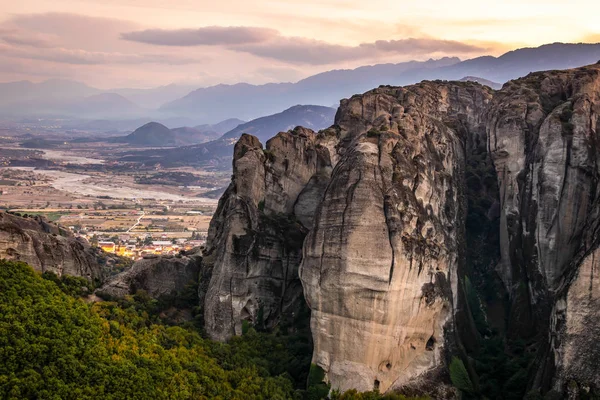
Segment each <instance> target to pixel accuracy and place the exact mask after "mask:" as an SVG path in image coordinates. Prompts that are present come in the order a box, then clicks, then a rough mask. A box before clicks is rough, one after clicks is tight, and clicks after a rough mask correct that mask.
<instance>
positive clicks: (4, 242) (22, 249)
mask: <svg viewBox="0 0 600 400" xmlns="http://www.w3.org/2000/svg"><path fill="white" fill-rule="evenodd" d="M0 258H5V259H8V260H18V261H23V262H25V263H27V264H29V265H31V266H32V267H33V268H34V269H36V270H38V271H42V272H45V271H50V272H54V273H56V274H57V275H59V276H60V275H63V274H65V275H73V276H82V277H84V278H87V279H89V280H97V281H101V280H102V279H103V278H104V275H105V273H104V268H103V266H102V265H101V264H100V263H99V260H100V259H102V258H103V257H102V256H101V251H100V250H98V249H96V248H92V247H90V246H89V244H88V243H87V242H85V241H83V240H79V239H77V238H75V237H73V235H71V233H70V232H69V231H67V230H65V229H63V228H61V227H59V226H58V225H55V224H51V223H48V222H47V221H46V220H44V219H43V218H42V217H39V216H36V217H29V218H23V217H18V216H16V215H11V214H7V213H5V212H2V213H0Z"/></svg>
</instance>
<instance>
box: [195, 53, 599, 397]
mask: <svg viewBox="0 0 600 400" xmlns="http://www.w3.org/2000/svg"><path fill="white" fill-rule="evenodd" d="M599 122H600V65H594V66H589V67H584V68H579V69H574V70H568V71H548V72H543V73H535V74H530V75H529V76H527V77H525V78H522V79H519V80H516V81H513V82H509V83H507V84H506V85H504V87H503V88H502V89H501V90H500V91H498V92H494V91H493V90H492V89H490V88H487V87H484V86H481V85H478V84H476V83H458V82H456V83H452V82H422V83H421V84H418V85H414V86H408V87H404V88H396V87H380V88H378V89H375V90H372V91H370V92H367V93H365V94H363V95H359V96H354V97H352V98H351V99H348V100H343V101H342V102H341V106H340V108H339V110H338V113H337V115H336V120H335V125H334V126H332V127H331V128H329V129H326V130H324V131H321V132H319V133H318V134H316V133H314V132H312V131H309V130H306V129H302V128H297V129H296V130H294V131H291V132H287V133H280V134H279V135H277V136H276V137H275V138H273V139H272V140H271V141H269V142H268V143H267V146H266V149H263V148H262V145H261V144H260V143H259V142H258V140H257V139H256V138H254V137H251V136H247V135H246V136H243V137H242V138H241V139H240V141H239V142H238V143H237V145H236V147H235V154H234V174H233V178H232V183H231V185H230V187H229V188H228V189H227V191H226V193H225V195H224V196H223V198H222V199H221V200H220V203H219V208H218V210H217V213H216V214H215V217H214V219H213V221H212V222H211V227H210V232H209V240H208V246H207V250H206V252H205V254H204V266H203V268H202V271H201V278H200V288H201V289H200V296H201V298H202V302H203V304H204V307H205V310H204V315H205V321H206V328H207V332H209V334H210V335H211V337H213V338H216V339H220V340H224V339H227V338H228V337H230V336H231V335H233V334H239V333H240V332H241V326H242V321H244V320H247V321H249V322H251V323H253V324H255V325H260V326H262V325H264V326H266V327H273V326H275V325H276V324H277V323H278V321H279V320H280V319H281V318H282V317H283V316H285V315H287V314H290V313H293V312H294V310H295V309H296V307H297V304H298V303H299V302H301V301H303V300H302V293H301V289H300V285H299V284H300V281H301V283H302V286H303V293H304V298H305V300H306V302H307V303H308V305H309V307H310V308H311V312H312V315H311V330H312V334H313V339H314V353H313V363H314V364H316V365H318V366H319V367H321V368H323V370H324V371H325V372H326V378H327V380H328V381H329V383H331V385H332V387H333V388H339V389H342V390H345V389H349V388H356V389H359V390H371V389H373V388H378V389H379V390H381V391H386V390H388V389H393V388H405V389H406V388H416V387H423V386H424V385H427V383H428V382H429V383H431V382H433V383H435V384H434V385H430V387H435V388H436V390H437V392H436V391H435V390H434V391H433V392H431V391H430V394H433V396H434V397H435V398H442V397H444V396H448V395H451V393H450V392H448V391H445V389H444V387H445V383H447V382H448V379H447V375H446V374H445V372H444V369H445V366H446V364H447V361H448V357H449V356H450V355H459V356H460V357H461V358H462V359H463V360H464V362H465V364H466V365H467V369H468V370H469V373H470V375H471V378H472V380H473V385H474V389H473V390H474V391H476V392H477V393H483V392H478V390H479V388H478V384H477V373H478V371H477V368H478V366H477V364H478V362H470V361H469V360H470V358H469V357H466V355H467V354H468V355H469V356H470V357H472V358H475V359H477V357H479V356H482V354H483V356H484V357H485V351H488V350H481V349H480V348H479V346H480V344H481V343H484V342H485V341H486V340H488V344H489V343H490V342H489V340H491V341H492V342H493V341H494V340H496V339H498V340H496V341H495V342H494V343H495V344H493V345H494V346H496V345H498V344H499V347H496V348H495V349H496V350H494V351H499V352H503V357H507V358H510V357H514V353H513V352H512V348H511V346H512V343H519V342H523V343H525V344H526V353H531V354H535V357H534V359H531V358H529V357H523V358H521V359H520V360H521V361H522V362H521V361H520V362H521V364H520V365H519V366H518V369H519V370H518V371H517V373H515V370H514V368H513V369H512V370H511V368H512V366H510V365H505V366H502V367H500V368H505V367H506V368H505V369H504V372H505V373H506V374H507V376H506V377H503V378H502V379H505V380H509V378H511V377H512V376H513V375H511V374H514V376H515V380H513V381H512V382H508V383H507V382H506V381H505V382H500V381H498V382H496V383H494V385H495V386H496V388H500V389H499V390H502V388H503V387H504V386H505V384H510V385H513V386H515V385H517V386H518V388H517V392H518V393H521V394H523V395H524V394H525V391H526V390H529V389H532V390H534V391H536V390H538V389H541V392H542V393H545V392H547V391H548V390H550V389H553V390H555V391H557V392H558V393H561V394H562V393H565V390H567V387H568V389H569V390H570V391H571V392H573V391H575V392H576V391H577V390H580V389H582V390H588V388H596V389H598V388H600V381H599V378H598V377H599V376H600V367H599V365H600V364H598V362H597V360H598V356H599V355H600V353H599V352H600V346H598V345H597V344H596V341H597V339H596V338H597V334H598V333H600V331H599V329H600V328H599V327H600V311H599V308H598V306H600V289H598V287H599V286H598V285H599V284H600V281H598V279H600V278H599V276H600V270H599V268H600V267H599V261H598V260H599V259H600V253H599V250H598V248H599V244H600V235H599V234H598V232H599V227H600V207H599V206H600V204H599V202H600V192H599V191H600V188H599V187H598V181H599V178H600V171H599V168H600V167H599V166H598V162H597V159H598V156H597V154H599V153H600V152H599V150H600V149H599V146H600V140H599V138H598V136H597V135H598V124H599ZM486 147H487V148H486ZM467 246H469V248H466V247H467ZM484 253H485V254H484ZM498 259H499V260H500V261H499V262H497V261H498ZM496 262H497V265H496ZM299 265H300V267H299V268H298V266H299ZM490 265H491V266H492V267H490ZM494 266H495V269H494ZM467 275H468V276H470V277H471V278H473V282H474V285H475V286H477V288H476V289H473V286H471V284H470V283H468V282H466V280H463V279H464V277H465V276H467ZM467 286H470V287H471V289H470V290H471V292H470V293H469V294H467V295H465V293H464V292H463V288H466V287H467ZM486 290H488V293H486V292H485V291H486ZM476 291H479V298H478V295H477V293H476ZM491 292H493V293H491ZM488 294H489V295H490V296H489V298H486V297H488V296H487V295H488ZM505 301H506V304H504V302H505ZM481 304H484V306H483V307H481ZM505 306H506V307H505ZM486 308H487V315H486V314H485V311H486ZM475 314H477V321H476V322H477V323H476V324H473V321H474V319H475V318H472V316H475ZM482 326H483V328H482ZM475 327H477V329H475ZM490 335H493V336H494V338H495V339H494V338H492V339H490V337H491V336H490ZM481 346H483V345H481ZM481 352H483V353H481ZM487 362H489V360H487ZM503 362H506V361H503ZM492 364H493V363H492ZM490 371H493V369H492V370H489V369H488V371H487V372H486V373H487V374H488V375H487V376H488V377H489V373H490ZM510 371H512V372H510ZM484 375H485V374H484ZM491 378H492V379H496V380H497V379H500V378H499V377H496V376H492V377H491ZM516 378H518V379H516ZM517 381H518V383H516V382H517ZM484 384H485V383H484ZM510 385H509V386H510ZM483 386H485V385H483ZM488 386H489V385H488ZM574 388H575V389H574ZM482 390H484V389H482Z"/></svg>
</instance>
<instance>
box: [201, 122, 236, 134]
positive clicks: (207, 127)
mask: <svg viewBox="0 0 600 400" xmlns="http://www.w3.org/2000/svg"><path fill="white" fill-rule="evenodd" d="M245 122H246V121H242V120H241V119H238V118H228V119H226V120H224V121H221V122H218V123H216V124H213V125H211V124H202V125H198V126H195V127H194V128H197V129H200V130H204V131H214V132H217V133H220V134H223V133H225V132H228V131H230V130H232V129H233V128H235V127H237V126H238V125H240V124H243V123H245Z"/></svg>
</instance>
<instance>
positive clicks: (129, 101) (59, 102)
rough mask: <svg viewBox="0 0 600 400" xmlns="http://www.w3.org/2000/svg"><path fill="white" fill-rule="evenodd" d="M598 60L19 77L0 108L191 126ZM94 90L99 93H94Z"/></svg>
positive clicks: (557, 51) (517, 53)
mask: <svg viewBox="0 0 600 400" xmlns="http://www.w3.org/2000/svg"><path fill="white" fill-rule="evenodd" d="M598 60H600V44H562V43H554V44H548V45H544V46H540V47H536V48H523V49H518V50H514V51H510V52H508V53H506V54H504V55H502V56H500V57H492V56H483V57H477V58H474V59H471V60H466V61H460V60H459V59H458V58H442V59H440V60H428V61H422V62H418V61H410V62H405V63H399V64H378V65H371V66H365V67H360V68H356V69H352V70H333V71H328V72H324V73H321V74H317V75H313V76H311V77H308V78H306V79H303V80H301V81H299V82H296V83H270V84H265V85H250V84H247V83H239V84H235V85H216V86H211V87H207V88H201V89H196V90H193V87H191V86H185V85H168V86H161V87H158V88H154V89H114V90H109V91H106V90H105V91H101V90H99V89H95V88H92V87H90V86H87V85H85V84H83V83H79V82H73V81H67V80H49V81H46V82H42V83H31V82H27V81H23V82H13V83H2V84H0V115H3V116H9V117H32V116H60V117H62V116H64V117H69V118H78V119H80V120H88V121H89V120H101V121H102V120H104V121H105V122H103V123H100V125H109V124H108V123H106V121H116V120H125V119H127V120H131V121H138V122H140V121H143V120H144V121H145V122H148V121H160V122H161V123H163V124H165V125H168V126H170V127H174V126H177V124H180V125H182V124H183V123H182V122H183V121H185V125H190V126H193V125H197V124H200V123H215V122H217V121H221V120H224V119H226V118H231V117H237V118H242V119H245V120H251V119H254V118H257V117H260V116H262V115H270V114H273V113H275V112H277V111H279V110H281V109H285V108H288V107H291V106H293V105H295V104H319V105H331V104H337V103H338V102H339V100H340V99H342V98H345V97H350V96H352V95H353V94H356V93H363V92H365V91H367V90H369V89H371V88H373V87H377V86H379V85H408V84H412V83H416V82H419V81H421V80H424V79H428V80H434V79H441V80H460V79H463V78H466V77H468V78H466V79H468V80H478V81H480V82H482V83H484V82H488V81H489V82H490V83H491V84H494V83H497V84H498V85H501V84H503V83H504V82H506V81H508V80H510V79H514V78H517V77H521V76H524V75H527V74H528V73H530V72H533V71H541V70H551V69H566V68H573V67H578V66H582V65H587V64H593V63H595V62H597V61H598ZM498 85H494V86H496V87H497V86H498ZM101 94H102V95H101ZM108 94H110V95H108ZM98 95H101V96H100V97H96V96H98ZM167 121H175V122H174V123H175V124H176V125H174V126H171V125H172V124H171V125H169V124H170V123H167ZM96 125H98V124H96ZM128 126H130V125H128ZM137 126H139V125H137Z"/></svg>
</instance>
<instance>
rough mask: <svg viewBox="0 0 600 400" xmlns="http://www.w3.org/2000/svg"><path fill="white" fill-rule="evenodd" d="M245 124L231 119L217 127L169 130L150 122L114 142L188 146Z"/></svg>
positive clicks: (155, 145)
mask: <svg viewBox="0 0 600 400" xmlns="http://www.w3.org/2000/svg"><path fill="white" fill-rule="evenodd" d="M243 123H244V121H242V120H239V119H235V118H231V119H228V120H225V121H222V122H220V123H218V124H215V125H199V126H195V127H187V126H184V127H180V128H174V129H169V128H167V127H166V126H165V125H163V124H161V123H158V122H149V123H147V124H144V125H142V126H140V127H139V128H137V129H136V130H135V131H133V132H132V133H130V134H129V135H127V136H122V137H118V138H114V139H113V141H115V142H117V143H127V144H130V145H132V146H139V147H176V146H187V145H192V144H200V143H205V142H208V141H210V140H214V139H217V138H219V137H220V136H221V135H223V132H224V131H225V130H229V129H231V128H232V127H233V126H238V125H240V124H243Z"/></svg>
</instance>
